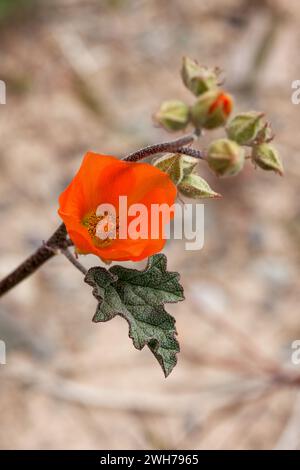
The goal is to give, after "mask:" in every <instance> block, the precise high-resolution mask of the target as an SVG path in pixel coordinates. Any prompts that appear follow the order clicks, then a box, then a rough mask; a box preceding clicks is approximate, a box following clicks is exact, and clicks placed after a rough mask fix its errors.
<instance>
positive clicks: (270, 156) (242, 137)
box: [226, 111, 283, 175]
mask: <svg viewBox="0 0 300 470" xmlns="http://www.w3.org/2000/svg"><path fill="white" fill-rule="evenodd" d="M226 132H227V135H228V138H229V139H232V140H233V141H235V142H237V143H238V144H239V145H244V146H246V147H250V148H251V155H250V157H251V161H252V162H253V163H254V164H255V165H257V166H259V167H260V168H262V169H263V170H268V171H275V172H276V173H278V174H280V175H282V174H283V166H282V162H281V159H280V156H279V154H278V152H277V150H276V148H275V147H274V145H272V144H271V142H272V140H273V138H274V136H273V133H272V129H271V126H270V124H269V123H268V122H266V120H265V117H264V114H263V113H258V112H256V111H250V112H248V113H242V114H238V115H237V116H235V117H234V118H233V119H232V121H231V122H230V123H229V124H228V126H227V127H226Z"/></svg>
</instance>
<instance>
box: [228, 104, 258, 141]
mask: <svg viewBox="0 0 300 470" xmlns="http://www.w3.org/2000/svg"><path fill="white" fill-rule="evenodd" d="M264 131H266V125H265V123H264V121H263V114H262V113H258V112H256V111H250V112H248V113H242V114H238V115H237V116H235V117H234V118H233V119H232V120H231V121H230V122H229V124H228V126H227V127H226V132H227V135H228V137H229V139H231V140H235V142H237V143H238V144H240V145H251V144H253V143H254V142H255V140H256V139H257V137H258V135H259V134H260V133H262V132H264Z"/></svg>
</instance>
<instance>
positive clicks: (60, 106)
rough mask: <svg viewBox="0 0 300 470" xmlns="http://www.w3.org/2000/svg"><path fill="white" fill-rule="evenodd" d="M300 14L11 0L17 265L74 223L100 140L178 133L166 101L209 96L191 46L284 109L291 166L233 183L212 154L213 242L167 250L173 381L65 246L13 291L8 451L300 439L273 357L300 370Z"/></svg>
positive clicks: (7, 125)
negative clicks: (71, 211) (73, 187)
mask: <svg viewBox="0 0 300 470" xmlns="http://www.w3.org/2000/svg"><path fill="white" fill-rule="evenodd" d="M8 4H9V5H10V7H9V6H8ZM15 4H16V9H14V8H13V7H14V5H15ZM299 21H300V5H299V2H297V1H296V0H288V1H286V0H272V1H269V2H268V1H244V0H226V1H225V0H212V1H201V2H200V1H196V0H191V1H189V2H182V1H180V0H173V1H171V2H167V1H162V0H150V1H137V0H111V1H109V0H103V1H100V0H99V1H96V0H91V1H82V0H54V1H51V2H50V1H49V2H47V1H43V2H42V1H34V0H33V1H28V2H22V1H21V0H14V1H10V2H7V1H5V0H1V1H0V28H1V30H0V34H1V41H0V48H1V70H0V79H2V80H4V81H5V82H6V84H7V104H6V105H1V107H0V129H1V139H0V212H1V222H2V225H1V237H0V248H1V264H0V272H1V275H5V274H6V273H7V272H9V270H10V269H12V268H14V267H15V266H16V265H17V264H18V263H19V262H21V261H22V260H23V258H24V257H25V256H26V255H28V254H30V252H31V251H32V250H33V249H35V247H37V246H38V245H39V244H40V242H41V240H43V239H45V238H47V237H48V235H49V234H50V233H51V232H52V231H53V230H54V229H55V228H56V226H57V224H58V223H59V220H58V216H57V214H56V210H57V197H58V195H59V194H60V192H61V191H62V190H63V189H64V188H65V186H66V184H67V183H68V182H69V181H70V179H71V177H72V175H73V174H74V173H75V171H76V170H77V168H78V166H79V164H80V161H81V158H82V155H83V154H84V153H85V152H86V151H87V150H94V151H98V152H100V153H112V154H115V155H120V156H122V155H125V154H126V153H127V152H130V151H132V150H134V149H136V148H138V147H140V146H143V145H145V144H150V143H155V142H159V141H162V140H165V139H167V138H169V136H167V135H166V133H165V132H164V131H163V130H161V129H158V128H156V127H155V126H153V123H152V119H151V115H152V113H153V112H154V111H155V110H156V109H157V107H158V105H159V103H160V102H161V101H162V100H163V99H169V98H172V97H174V96H175V97H178V98H182V99H187V100H188V99H190V98H191V97H189V94H188V92H187V91H186V90H185V89H184V88H183V86H182V84H181V82H180V79H179V75H178V69H179V67H180V61H181V57H182V55H184V54H188V55H190V56H192V57H195V58H197V59H198V60H200V61H201V62H203V63H205V64H207V65H218V66H220V67H222V68H223V69H224V70H225V71H226V76H227V79H226V88H227V89H228V90H229V91H230V92H232V93H234V95H235V97H236V102H237V109H238V110H248V109H252V108H255V109H261V110H266V111H267V114H268V117H269V118H270V120H271V121H272V123H273V124H274V129H275V132H276V141H277V144H278V147H279V149H280V152H281V154H282V156H283V159H284V165H285V177H284V178H280V177H277V176H275V175H273V174H265V173H263V172H262V171H259V170H254V169H253V168H252V167H251V166H250V165H247V167H246V169H245V170H244V172H243V173H242V174H241V175H240V176H239V177H237V178H233V179H226V180H218V179H216V178H214V177H213V176H211V175H210V174H209V173H207V171H206V169H205V167H204V166H203V170H202V174H203V175H204V177H206V178H207V179H208V180H209V182H210V184H211V186H212V187H213V188H214V189H215V190H217V191H218V192H220V193H222V194H223V196H224V197H223V199H222V200H217V201H212V202H207V203H206V204H205V217H206V224H205V246H204V249H203V250H201V251H199V252H189V251H185V250H184V244H183V242H175V241H174V242H170V243H168V244H167V246H166V248H165V253H166V254H167V256H168V264H169V269H171V270H178V271H179V272H180V273H181V280H182V283H183V285H184V288H185V295H186V300H185V302H182V303H180V304H178V305H172V306H171V307H170V306H169V311H170V313H172V314H174V316H175V317H176V320H177V329H178V337H179V341H180V344H181V353H180V355H179V360H178V365H177V367H176V368H175V370H174V372H173V373H172V374H171V376H170V377H169V378H168V379H167V380H165V379H164V378H163V375H162V372H161V370H160V368H159V366H158V365H157V364H156V362H155V360H154V359H153V357H152V355H151V354H150V352H149V351H147V350H144V351H142V352H138V351H136V350H134V348H133V346H132V344H131V341H130V340H129V339H128V337H127V324H126V323H125V322H124V321H122V320H121V319H119V318H116V319H114V320H113V321H112V322H109V323H105V324H97V325H95V324H92V322H91V318H92V315H93V313H94V309H95V299H94V298H93V297H92V295H91V289H90V287H89V286H87V285H85V284H84V283H83V282H82V278H81V274H80V273H79V272H77V271H76V270H74V268H73V267H72V266H71V265H69V264H68V262H67V261H66V260H65V259H63V258H62V257H57V258H56V259H54V260H52V261H51V262H49V263H48V265H47V266H44V267H43V269H41V270H40V271H39V272H38V273H36V274H35V275H34V276H32V277H31V278H30V279H28V280H26V281H25V282H24V283H22V284H21V285H19V286H18V287H17V288H16V289H14V290H13V291H11V292H10V293H9V294H8V295H7V296H6V297H5V298H3V300H1V307H0V338H1V339H4V340H5V341H6V343H7V346H8V351H7V364H6V365H1V366H0V378H1V387H0V414H1V429H0V447H1V448H2V449H15V448H16V449H24V448H25V449H42V448H47V449H58V448H60V449H62V448H67V449H78V448H88V449H117V448H123V449H137V448H144V449H152V448H160V449H164V448H172V449H173V448H190V449H192V448H195V449H206V448H213V449H227V448H232V449H254V448H259V449H267V448H295V449H296V448H299V446H300V432H299V425H298V423H299V420H300V395H299V392H298V390H297V389H293V388H288V387H275V388H268V387H266V381H267V379H266V377H265V372H264V359H263V357H265V355H266V356H267V357H268V358H269V359H270V361H279V362H280V363H282V364H285V365H286V367H288V368H294V369H297V368H298V369H299V366H292V364H291V352H292V350H291V343H292V342H293V341H294V340H295V339H300V312H299V300H300V298H299V297H300V295H299V255H300V253H299V241H300V205H299V175H300V156H299V146H300V133H299V116H300V107H298V106H296V105H292V103H291V82H292V81H293V80H296V79H299V70H300V68H299V67H300V55H299V50H298V45H299V44H300V29H299ZM215 135H217V134H215V133H214V134H213V136H215ZM211 137H212V136H211V135H207V136H205V137H204V138H203V141H202V142H200V143H199V146H200V147H201V148H205V146H207V143H208V142H209V139H210V138H211ZM83 262H84V263H85V264H86V266H91V265H93V264H94V265H95V264H97V263H98V260H97V259H96V258H95V257H92V256H88V257H86V258H84V259H83ZM141 266H143V263H141Z"/></svg>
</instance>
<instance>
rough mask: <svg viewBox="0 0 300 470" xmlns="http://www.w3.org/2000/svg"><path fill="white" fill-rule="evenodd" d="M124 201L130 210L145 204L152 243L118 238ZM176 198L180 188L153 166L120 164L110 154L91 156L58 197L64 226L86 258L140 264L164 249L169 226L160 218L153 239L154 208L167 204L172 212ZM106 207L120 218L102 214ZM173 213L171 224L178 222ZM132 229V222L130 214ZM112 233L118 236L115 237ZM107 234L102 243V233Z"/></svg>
mask: <svg viewBox="0 0 300 470" xmlns="http://www.w3.org/2000/svg"><path fill="white" fill-rule="evenodd" d="M119 196H126V197H127V206H128V208H129V207H130V206H131V205H132V204H135V203H142V204H143V205H144V206H145V208H146V209H147V224H146V225H147V227H148V233H149V234H150V235H149V236H148V237H147V238H146V237H142V236H139V237H138V238H137V239H135V238H136V237H134V239H133V238H130V237H129V236H128V232H127V235H126V238H124V239H122V238H121V237H118V229H119V226H118V220H119V215H120V214H119ZM175 198H176V186H175V185H174V184H173V183H172V181H171V180H170V178H169V176H168V175H167V174H166V173H163V172H162V171H160V170H159V169H158V168H155V167H154V166H152V165H150V164H148V163H133V162H126V161H122V160H118V159H117V158H116V157H113V156H110V155H98V154H96V153H92V152H88V153H87V154H86V155H85V157H84V159H83V162H82V164H81V167H80V169H79V171H78V173H77V174H76V176H75V177H74V179H73V180H72V182H71V183H70V184H69V186H68V187H67V188H66V189H65V191H64V192H63V193H62V194H61V195H60V198H59V204H60V207H59V210H58V213H59V215H60V217H61V218H62V220H63V221H64V223H65V225H66V228H67V231H68V233H69V236H70V238H71V240H72V241H73V243H74V245H75V246H76V248H77V251H78V252H79V253H82V254H87V253H93V254H95V255H97V256H99V257H100V258H101V259H103V260H113V261H117V260H118V261H126V260H132V261H139V260H142V259H144V258H146V257H148V256H151V255H153V254H154V253H158V252H159V251H161V250H162V248H163V246H164V244H165V240H164V237H163V234H164V224H165V223H166V220H163V219H162V218H160V219H159V222H158V227H156V228H157V235H156V236H155V238H154V237H153V238H151V226H152V220H151V219H152V218H151V207H152V205H153V204H159V205H160V204H167V206H168V207H169V208H171V206H172V205H173V203H174V202H175ZM101 204H112V205H113V206H114V208H115V213H116V217H114V216H113V215H112V214H110V213H108V212H105V213H104V215H103V214H102V215H98V212H97V208H98V207H99V206H100V205H101ZM173 216H174V214H173V211H172V210H171V211H170V214H169V216H168V220H167V222H169V221H170V219H171V218H173ZM125 217H126V219H127V224H128V225H130V221H132V220H133V217H132V216H131V217H129V216H127V214H126V215H125ZM111 229H115V233H116V236H115V237H112V238H110V237H109V236H108V235H109V234H110V231H111ZM101 231H102V233H103V231H104V232H106V233H107V234H108V235H107V238H106V239H103V237H102V236H100V235H101V234H100V235H99V232H101Z"/></svg>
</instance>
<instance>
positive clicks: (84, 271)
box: [60, 248, 87, 275]
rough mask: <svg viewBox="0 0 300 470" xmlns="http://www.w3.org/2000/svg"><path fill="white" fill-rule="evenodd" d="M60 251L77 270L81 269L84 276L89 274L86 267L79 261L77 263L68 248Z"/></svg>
mask: <svg viewBox="0 0 300 470" xmlns="http://www.w3.org/2000/svg"><path fill="white" fill-rule="evenodd" d="M60 251H61V253H62V254H63V255H64V256H65V257H66V258H67V259H68V260H69V261H70V263H72V264H73V266H75V268H77V269H79V271H81V272H82V273H83V274H84V275H85V274H86V273H87V269H85V267H84V266H83V265H82V264H81V263H79V261H77V259H76V258H75V257H74V256H73V255H72V253H71V252H70V250H69V249H68V248H62V249H61V250H60Z"/></svg>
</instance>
